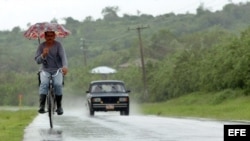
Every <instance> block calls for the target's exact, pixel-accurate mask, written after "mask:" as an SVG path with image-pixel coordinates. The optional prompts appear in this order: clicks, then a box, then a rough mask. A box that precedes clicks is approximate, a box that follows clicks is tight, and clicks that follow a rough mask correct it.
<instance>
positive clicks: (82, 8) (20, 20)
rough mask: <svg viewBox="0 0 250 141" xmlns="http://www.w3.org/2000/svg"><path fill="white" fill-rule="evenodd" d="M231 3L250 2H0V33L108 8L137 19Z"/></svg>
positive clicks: (95, 14) (80, 17)
mask: <svg viewBox="0 0 250 141" xmlns="http://www.w3.org/2000/svg"><path fill="white" fill-rule="evenodd" d="M230 1H231V2H233V3H237V4H238V3H240V2H241V3H245V2H248V1H249V0H0V21H1V22H0V30H11V29H12V28H13V27H16V26H19V27H21V28H22V29H27V24H28V23H31V24H35V23H36V22H44V21H47V22H49V21H51V20H52V19H53V18H56V19H57V20H59V22H60V20H62V19H63V18H67V17H72V18H73V19H76V20H79V21H83V20H84V19H85V18H86V17H87V16H91V17H93V18H94V19H98V18H103V16H102V14H101V11H102V9H104V8H105V7H107V6H118V7H119V9H120V11H118V15H119V16H123V14H129V15H136V14H137V11H140V12H141V13H142V14H150V15H153V16H157V15H162V14H166V13H170V12H174V13H176V14H179V13H187V12H189V13H195V11H196V9H197V8H198V7H199V6H200V5H201V4H203V5H204V7H205V8H207V9H209V10H211V11H216V10H221V9H222V8H223V6H224V5H226V4H228V3H230ZM61 22H62V21H61Z"/></svg>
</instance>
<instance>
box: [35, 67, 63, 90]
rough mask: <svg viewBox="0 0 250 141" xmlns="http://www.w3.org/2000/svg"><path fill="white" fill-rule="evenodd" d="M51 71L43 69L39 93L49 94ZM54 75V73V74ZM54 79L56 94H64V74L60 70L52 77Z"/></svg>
mask: <svg viewBox="0 0 250 141" xmlns="http://www.w3.org/2000/svg"><path fill="white" fill-rule="evenodd" d="M50 75H51V73H49V72H45V71H41V72H40V79H41V84H40V87H39V94H47V93H48V90H49V77H50ZM52 75H54V74H52ZM52 79H53V85H54V91H55V94H56V95H62V87H63V74H62V72H61V71H60V72H59V73H58V74H57V75H56V76H54V77H52Z"/></svg>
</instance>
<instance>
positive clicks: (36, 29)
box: [23, 22, 70, 43]
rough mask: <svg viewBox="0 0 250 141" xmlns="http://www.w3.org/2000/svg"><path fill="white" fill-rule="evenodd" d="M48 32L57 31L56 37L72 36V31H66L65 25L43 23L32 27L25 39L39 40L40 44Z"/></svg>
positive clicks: (26, 33) (25, 34)
mask: <svg viewBox="0 0 250 141" xmlns="http://www.w3.org/2000/svg"><path fill="white" fill-rule="evenodd" d="M46 31H55V33H56V37H61V38H64V37H66V36H68V35H70V31H69V30H68V29H66V28H65V27H64V26H63V25H60V24H58V23H48V22H41V23H36V24H34V25H31V26H30V27H29V28H28V29H27V30H26V31H25V32H24V34H23V35H24V37H26V38H28V39H38V41H39V43H40V39H41V38H44V32H46Z"/></svg>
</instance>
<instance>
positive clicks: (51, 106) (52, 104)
mask: <svg viewBox="0 0 250 141" xmlns="http://www.w3.org/2000/svg"><path fill="white" fill-rule="evenodd" d="M54 110H55V100H54V94H53V91H52V90H49V95H48V115H49V124H50V128H53V115H54Z"/></svg>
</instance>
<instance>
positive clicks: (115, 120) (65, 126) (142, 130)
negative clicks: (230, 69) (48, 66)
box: [23, 109, 231, 141]
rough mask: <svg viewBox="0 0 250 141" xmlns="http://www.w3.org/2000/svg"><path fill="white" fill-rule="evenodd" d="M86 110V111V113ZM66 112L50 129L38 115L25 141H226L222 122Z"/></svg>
mask: <svg viewBox="0 0 250 141" xmlns="http://www.w3.org/2000/svg"><path fill="white" fill-rule="evenodd" d="M84 110H85V111H84ZM84 110H83V109H79V110H75V111H73V110H72V109H71V110H67V109H66V110H65V114H64V115H62V116H58V115H56V116H55V117H54V119H55V120H54V123H55V124H54V128H53V129H50V127H49V121H48V116H47V114H40V115H38V116H37V117H36V118H35V119H34V120H33V122H32V123H31V124H30V125H29V126H28V127H27V128H26V129H25V135H24V139H23V141H85V140H86V141H132V140H133V141H223V126H224V124H231V123H229V122H228V123H226V122H223V121H212V120H206V119H190V118H164V117H158V116H143V115H140V114H138V113H131V115H130V116H120V115H119V113H118V112H107V113H105V112H97V113H95V116H94V117H90V116H88V113H87V111H86V109H84Z"/></svg>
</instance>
